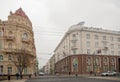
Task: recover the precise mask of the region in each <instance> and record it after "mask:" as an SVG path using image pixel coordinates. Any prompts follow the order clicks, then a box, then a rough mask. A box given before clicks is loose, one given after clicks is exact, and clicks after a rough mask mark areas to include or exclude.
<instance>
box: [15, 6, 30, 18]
mask: <svg viewBox="0 0 120 82" xmlns="http://www.w3.org/2000/svg"><path fill="white" fill-rule="evenodd" d="M15 15H19V16H22V17H24V18H28V16H27V15H26V14H25V12H24V11H23V10H22V8H19V9H18V10H16V12H15Z"/></svg>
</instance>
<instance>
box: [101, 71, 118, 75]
mask: <svg viewBox="0 0 120 82" xmlns="http://www.w3.org/2000/svg"><path fill="white" fill-rule="evenodd" d="M116 75H117V72H115V71H108V72H104V73H101V76H116Z"/></svg>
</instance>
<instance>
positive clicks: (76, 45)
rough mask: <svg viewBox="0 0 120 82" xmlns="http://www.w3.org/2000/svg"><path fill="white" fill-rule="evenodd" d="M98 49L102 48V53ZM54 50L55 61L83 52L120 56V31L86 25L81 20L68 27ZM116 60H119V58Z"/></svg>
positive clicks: (85, 53)
mask: <svg viewBox="0 0 120 82" xmlns="http://www.w3.org/2000/svg"><path fill="white" fill-rule="evenodd" d="M105 48H106V49H105ZM98 50H101V53H97V51H98ZM54 52H55V63H58V62H60V61H61V60H64V59H65V58H66V57H69V56H73V55H81V54H82V55H96V56H106V57H107V56H117V57H118V56H120V31H113V30H107V29H102V28H93V27H86V26H84V22H80V23H78V24H76V25H72V26H71V27H70V28H69V29H68V31H67V32H66V33H65V35H64V37H63V38H62V40H61V42H60V43H59V44H58V46H57V47H56V49H55V50H54ZM108 60H109V59H108ZM71 61H72V60H71ZM109 61H110V60H109ZM115 61H116V62H117V61H118V59H115ZM119 61H120V59H119ZM78 62H79V61H78ZM69 63H70V62H69ZM116 65H117V64H115V68H116ZM70 67H71V66H70ZM119 69H120V67H119ZM115 70H116V69H115Z"/></svg>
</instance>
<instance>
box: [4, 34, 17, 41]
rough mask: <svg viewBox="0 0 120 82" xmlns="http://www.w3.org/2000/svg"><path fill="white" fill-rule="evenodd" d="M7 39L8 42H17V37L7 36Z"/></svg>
mask: <svg viewBox="0 0 120 82" xmlns="http://www.w3.org/2000/svg"><path fill="white" fill-rule="evenodd" d="M5 39H6V40H8V41H14V40H15V36H13V35H12V36H11V35H6V36H5Z"/></svg>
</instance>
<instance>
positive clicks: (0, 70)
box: [0, 65, 3, 74]
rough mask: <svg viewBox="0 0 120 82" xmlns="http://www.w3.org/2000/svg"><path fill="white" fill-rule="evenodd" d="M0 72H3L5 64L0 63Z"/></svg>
mask: <svg viewBox="0 0 120 82" xmlns="http://www.w3.org/2000/svg"><path fill="white" fill-rule="evenodd" d="M0 74H3V65H0Z"/></svg>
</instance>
